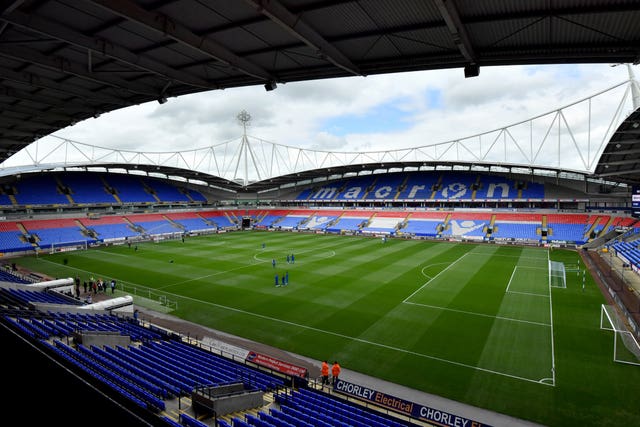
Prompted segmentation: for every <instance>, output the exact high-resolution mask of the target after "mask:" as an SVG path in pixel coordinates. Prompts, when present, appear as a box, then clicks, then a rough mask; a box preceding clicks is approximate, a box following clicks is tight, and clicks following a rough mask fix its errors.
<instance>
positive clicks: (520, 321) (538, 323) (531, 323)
mask: <svg viewBox="0 0 640 427" xmlns="http://www.w3.org/2000/svg"><path fill="white" fill-rule="evenodd" d="M403 304H411V305H417V306H420V307H427V308H433V309H436V310H443V311H453V312H455V313H462V314H469V315H471V316H479V317H488V318H490V319H499V320H506V321H509V322H517V323H528V324H530V325H537V326H547V327H548V326H551V325H550V324H548V323H542V322H534V321H532V320H522V319H514V318H513V317H502V316H492V315H491V314H485V313H476V312H475V311H466V310H457V309H455V308H448V307H440V306H437V305H429V304H421V303H418V302H406V301H405V302H403Z"/></svg>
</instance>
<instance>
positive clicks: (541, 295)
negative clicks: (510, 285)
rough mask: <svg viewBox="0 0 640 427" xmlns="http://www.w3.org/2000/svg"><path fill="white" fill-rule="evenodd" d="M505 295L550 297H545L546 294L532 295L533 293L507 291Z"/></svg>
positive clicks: (546, 296)
mask: <svg viewBox="0 0 640 427" xmlns="http://www.w3.org/2000/svg"><path fill="white" fill-rule="evenodd" d="M505 293H507V294H520V295H529V296H532V297H542V298H549V296H548V295H544V294H534V293H532V292H520V291H505Z"/></svg>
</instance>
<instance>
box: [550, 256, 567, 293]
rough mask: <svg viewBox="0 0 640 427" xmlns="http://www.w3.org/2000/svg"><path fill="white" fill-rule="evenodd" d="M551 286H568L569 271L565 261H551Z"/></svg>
mask: <svg viewBox="0 0 640 427" xmlns="http://www.w3.org/2000/svg"><path fill="white" fill-rule="evenodd" d="M549 286H551V287H554V288H566V287H567V273H566V271H565V268H564V263H561V262H557V261H549Z"/></svg>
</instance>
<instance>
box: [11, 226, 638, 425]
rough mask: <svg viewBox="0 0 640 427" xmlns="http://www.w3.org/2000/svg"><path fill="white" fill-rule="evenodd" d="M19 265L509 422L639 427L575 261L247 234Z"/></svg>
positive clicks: (597, 301) (475, 248)
mask: <svg viewBox="0 0 640 427" xmlns="http://www.w3.org/2000/svg"><path fill="white" fill-rule="evenodd" d="M291 254H293V255H294V256H295V262H294V263H287V260H286V258H287V255H291ZM274 259H275V261H276V265H275V267H274V266H273V265H272V260H274ZM549 259H551V260H554V261H559V262H563V263H564V264H565V266H566V267H567V269H568V270H569V271H568V272H567V275H566V288H560V287H555V286H551V285H550V280H549V268H548V265H549V262H548V261H549ZM15 261H16V263H17V264H19V265H21V266H25V267H27V268H30V269H32V270H34V271H40V272H43V273H46V274H48V275H50V276H52V277H58V278H62V277H75V276H76V275H79V276H80V278H81V280H83V281H84V280H88V278H89V277H90V276H94V277H96V278H97V277H101V278H103V279H105V280H107V281H109V280H111V279H112V278H114V279H116V281H117V283H118V286H119V288H120V289H123V290H124V291H126V292H127V293H129V294H131V295H134V298H136V303H140V304H143V303H145V301H149V300H154V301H156V300H163V301H165V300H166V301H167V302H169V305H168V306H169V307H175V309H174V310H173V311H172V314H173V315H176V316H178V317H181V318H184V319H187V320H190V321H193V322H196V323H199V324H201V325H204V326H207V327H210V328H215V329H218V330H221V331H225V332H228V333H231V334H235V335H238V336H242V337H245V338H248V339H251V340H255V341H259V342H262V343H265V344H269V345H272V346H275V347H278V348H281V349H284V350H287V351H290V352H294V353H297V354H301V355H304V356H307V357H310V358H313V359H316V360H323V359H327V360H334V359H335V360H339V361H340V364H341V365H342V366H343V367H344V368H348V369H351V370H355V371H359V372H362V373H364V374H368V375H372V376H375V377H378V378H382V379H385V380H388V381H392V382H394V383H398V384H402V385H405V386H408V387H411V388H414V389H417V390H422V391H425V392H429V393H434V394H438V395H441V396H444V397H447V398H450V399H454V400H458V401H461V402H465V403H468V404H471V405H475V406H478V407H482V408H487V409H491V410H495V411H497V412H501V413H505V414H509V415H512V416H515V417H518V418H523V419H528V420H531V421H534V422H537V423H541V424H545V425H550V426H607V425H611V426H614V425H615V426H620V425H624V426H632V425H635V426H640V410H639V409H638V398H639V397H640V367H638V366H633V365H628V364H621V363H616V362H614V361H613V342H614V341H613V340H614V336H613V333H612V332H611V331H605V330H602V329H600V315H601V314H600V313H601V305H602V304H604V303H605V299H604V298H603V296H602V294H601V292H600V290H599V288H598V287H597V286H596V285H595V283H594V282H593V280H592V278H591V277H590V276H589V275H588V274H587V275H586V280H585V287H584V289H583V285H582V283H583V280H584V279H583V266H582V264H581V262H580V261H579V254H578V253H577V252H575V251H570V250H554V251H548V250H547V249H543V248H530V247H515V246H499V245H489V244H478V245H475V244H463V243H449V242H434V241H420V240H399V239H398V240H396V239H389V240H388V241H387V242H386V243H383V242H382V241H381V239H377V238H366V237H350V236H336V235H316V234H302V233H288V232H282V233H280V232H256V231H252V232H232V233H224V234H217V235H210V236H203V237H189V238H187V239H186V240H185V242H184V243H183V242H182V241H180V240H171V241H164V242H161V243H141V244H139V245H138V250H135V249H134V247H128V246H127V245H121V246H103V247H99V248H92V249H89V250H85V251H74V252H61V253H56V254H41V255H39V256H38V257H26V258H19V259H16V260H15ZM576 268H580V271H576ZM286 273H288V276H289V284H288V285H287V286H278V287H276V286H275V275H276V274H277V275H278V276H279V279H281V278H282V276H283V275H285V274H286ZM174 303H175V306H173V305H172V304H174ZM441 409H445V410H446V408H441Z"/></svg>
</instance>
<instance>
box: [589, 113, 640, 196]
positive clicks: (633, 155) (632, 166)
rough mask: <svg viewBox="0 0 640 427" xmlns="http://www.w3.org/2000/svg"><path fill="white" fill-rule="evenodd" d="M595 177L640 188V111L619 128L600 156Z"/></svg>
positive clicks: (628, 117) (631, 115) (629, 117)
mask: <svg viewBox="0 0 640 427" xmlns="http://www.w3.org/2000/svg"><path fill="white" fill-rule="evenodd" d="M594 175H596V176H598V177H601V178H605V179H611V180H615V181H618V182H624V183H627V184H631V185H637V186H640V109H638V110H636V111H634V112H633V113H631V114H630V115H629V116H627V118H626V119H625V120H624V121H623V122H622V123H621V124H620V126H618V129H617V130H616V133H615V134H614V135H613V136H612V137H611V140H610V141H609V143H608V144H607V146H606V147H605V149H604V152H603V153H602V155H601V156H600V161H599V162H598V166H597V167H596V170H595V172H594Z"/></svg>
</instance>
